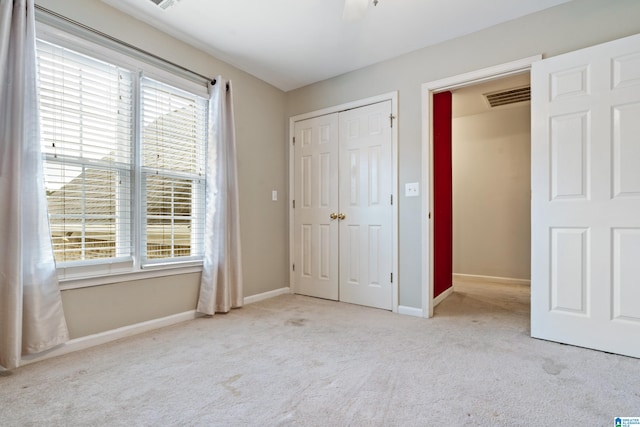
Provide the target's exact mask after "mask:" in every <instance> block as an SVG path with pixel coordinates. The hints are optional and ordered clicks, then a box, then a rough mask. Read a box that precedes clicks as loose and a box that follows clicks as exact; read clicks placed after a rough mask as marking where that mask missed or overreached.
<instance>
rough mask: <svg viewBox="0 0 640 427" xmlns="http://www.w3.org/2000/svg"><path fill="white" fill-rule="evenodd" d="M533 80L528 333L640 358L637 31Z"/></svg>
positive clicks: (566, 59)
mask: <svg viewBox="0 0 640 427" xmlns="http://www.w3.org/2000/svg"><path fill="white" fill-rule="evenodd" d="M531 87H532V104H531V110H532V129H531V162H532V163H531V164H532V167H531V170H532V176H531V186H532V201H531V211H532V212H531V227H532V236H531V241H532V248H531V249H532V251H531V253H532V260H531V270H532V271H531V335H532V336H533V337H535V338H542V339H547V340H551V341H558V342H562V343H567V344H573V345H577V346H581V347H588V348H593V349H598V350H604V351H608V352H613V353H618V354H624V355H628V356H633V357H640V35H636V36H632V37H627V38H624V39H620V40H616V41H613V42H610V43H606V44H602V45H598V46H594V47H591V48H588V49H583V50H579V51H576V52H572V53H569V54H565V55H560V56H557V57H553V58H550V59H546V60H543V61H540V62H537V63H534V64H533V67H532V73H531Z"/></svg>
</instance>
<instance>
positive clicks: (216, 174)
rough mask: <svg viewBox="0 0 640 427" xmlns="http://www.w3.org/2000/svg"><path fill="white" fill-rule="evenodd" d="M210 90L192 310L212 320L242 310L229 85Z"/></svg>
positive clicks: (222, 82)
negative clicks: (201, 236) (200, 259)
mask: <svg viewBox="0 0 640 427" xmlns="http://www.w3.org/2000/svg"><path fill="white" fill-rule="evenodd" d="M214 82H215V83H213V84H212V85H211V87H210V89H211V97H210V100H209V143H208V148H207V189H206V193H207V194H206V205H207V213H206V219H205V223H206V225H205V233H206V234H205V245H204V265H203V270H202V279H201V281H200V297H199V299H198V306H197V308H196V310H197V311H198V312H199V313H204V314H208V315H213V314H214V313H216V312H218V313H226V312H228V311H229V310H231V309H232V308H237V307H242V302H243V294H242V258H241V254H240V214H239V207H238V172H237V161H236V157H237V156H236V138H235V127H234V120H233V97H232V94H233V92H232V87H231V82H230V81H226V80H224V79H223V78H222V77H220V76H218V77H217V78H216V79H215V80H214Z"/></svg>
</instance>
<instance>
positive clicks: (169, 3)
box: [150, 0, 180, 10]
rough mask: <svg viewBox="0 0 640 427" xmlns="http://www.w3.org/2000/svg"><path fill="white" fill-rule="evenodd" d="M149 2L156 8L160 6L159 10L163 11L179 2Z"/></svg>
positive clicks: (153, 0) (176, 0) (170, 0)
mask: <svg viewBox="0 0 640 427" xmlns="http://www.w3.org/2000/svg"><path fill="white" fill-rule="evenodd" d="M150 1H151V3H153V4H155V5H156V6H160V8H162V9H164V10H167V9H169V8H170V7H171V6H175V5H176V3H178V2H180V0H150Z"/></svg>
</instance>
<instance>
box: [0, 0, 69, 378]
mask: <svg viewBox="0 0 640 427" xmlns="http://www.w3.org/2000/svg"><path fill="white" fill-rule="evenodd" d="M33 9H34V1H33V0H0V245H1V246H0V247H1V248H2V249H1V254H0V365H2V366H4V367H5V368H6V369H12V368H15V367H17V366H19V364H20V359H21V356H22V355H26V354H33V353H39V352H41V351H44V350H47V349H50V348H52V347H54V346H56V345H58V344H61V343H63V342H65V341H67V340H68V339H69V333H68V331H67V325H66V322H65V319H64V314H63V312H62V299H61V295H60V290H59V288H58V279H57V276H56V267H55V262H54V258H53V249H52V247H51V237H50V234H49V221H48V218H47V204H46V203H47V202H46V196H45V191H44V179H43V172H42V156H41V151H40V138H39V119H38V114H39V112H38V97H37V85H36V83H37V80H36V77H37V74H36V46H35V19H34V10H33Z"/></svg>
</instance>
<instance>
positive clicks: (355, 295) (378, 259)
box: [339, 101, 393, 310]
mask: <svg viewBox="0 0 640 427" xmlns="http://www.w3.org/2000/svg"><path fill="white" fill-rule="evenodd" d="M390 115H391V101H385V102H381V103H377V104H373V105H369V106H366V107H361V108H356V109H353V110H348V111H345V112H342V113H340V126H339V129H340V192H339V199H340V203H339V205H340V300H341V301H345V302H349V303H354V304H361V305H366V306H369V307H376V308H383V309H387V310H391V309H392V305H393V294H392V289H393V288H392V284H391V283H392V282H391V281H392V277H391V273H392V271H393V241H392V239H393V232H392V215H393V212H392V200H391V196H392V194H393V191H392V175H391V173H392V167H391V166H392V165H391V161H392V152H391V147H392V136H391V120H390Z"/></svg>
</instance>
